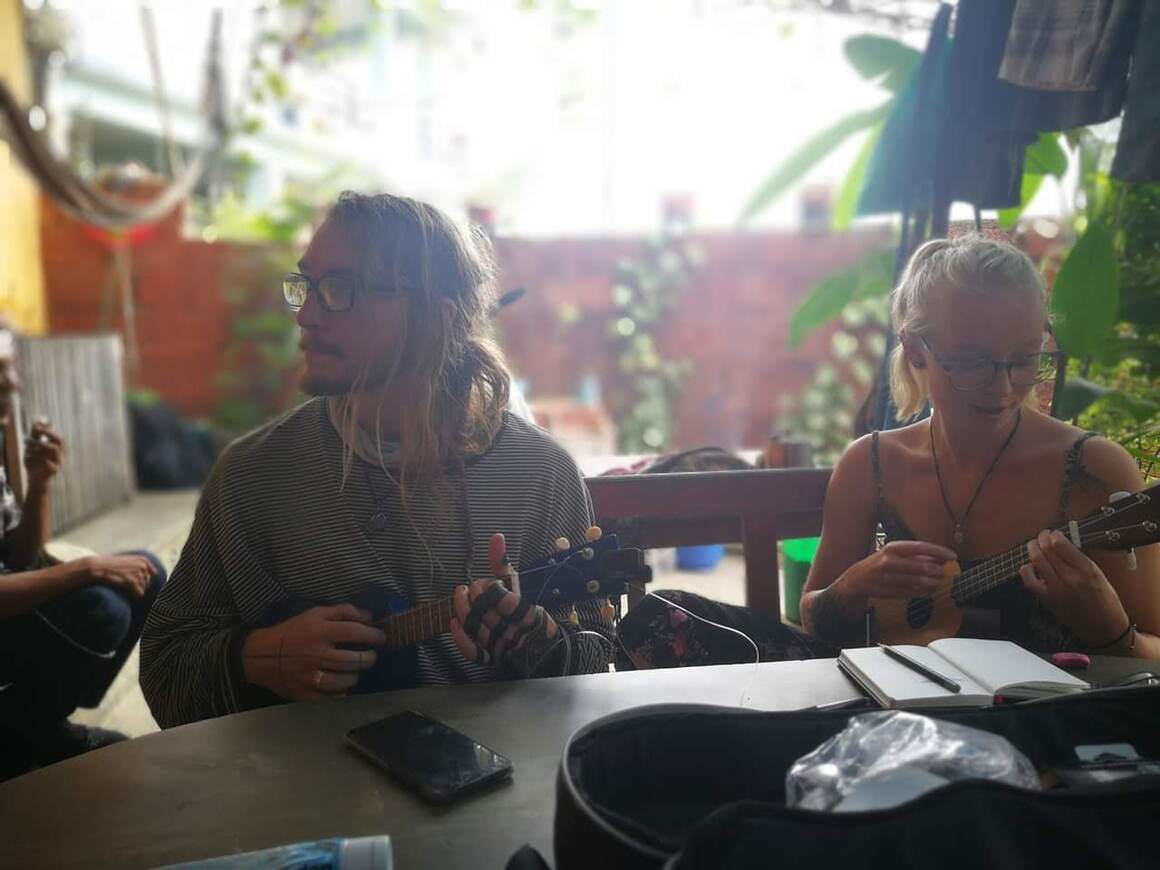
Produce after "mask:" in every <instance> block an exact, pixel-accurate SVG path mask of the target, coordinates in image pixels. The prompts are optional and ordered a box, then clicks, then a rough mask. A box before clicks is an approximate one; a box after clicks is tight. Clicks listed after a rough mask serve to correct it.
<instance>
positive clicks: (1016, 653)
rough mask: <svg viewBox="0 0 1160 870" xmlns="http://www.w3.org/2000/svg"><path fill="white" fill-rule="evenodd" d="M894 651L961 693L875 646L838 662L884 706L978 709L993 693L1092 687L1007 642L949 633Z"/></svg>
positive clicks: (845, 653)
mask: <svg viewBox="0 0 1160 870" xmlns="http://www.w3.org/2000/svg"><path fill="white" fill-rule="evenodd" d="M895 649H897V650H899V651H901V652H903V653H906V655H908V656H910V657H911V658H914V659H917V660H918V661H920V662H922V663H923V664H924V665H926V666H927V667H929V668H932V669H933V670H935V671H938V672H939V673H940V674H942V675H944V676H947V677H950V678H951V679H952V680H955V681H956V682H958V683H959V684H960V685H961V686H962V691H961V692H958V693H955V692H951V691H948V690H947V689H944V688H943V687H942V686H940V685H939V684H938V683H936V682H934V681H933V680H930V679H928V678H927V677H924V676H923V675H922V674H920V673H918V672H917V671H914V670H911V669H910V668H908V667H907V666H906V665H904V664H902V663H901V662H897V661H895V660H894V659H892V658H890V657H889V656H887V655H886V653H884V652H883V651H882V650H880V649H879V648H878V647H866V648H865V649H846V650H842V654H841V655H840V656H838V664H839V665H840V666H841V667H842V669H843V670H845V671H846V673H848V674H849V675H850V676H851V677H852V678H853V679H854V680H855V681H856V682H857V683H858V684H859V685H861V686H862V688H864V689H865V690H866V691H867V692H869V693H870V695H871V697H873V698H874V700H876V701H877V702H878V703H879V704H881V705H882V706H883V707H979V706H985V705H987V704H990V703H991V702H992V699H993V698H994V696H995V695H1004V694H1009V695H1017V696H1019V697H1021V698H1031V697H1034V698H1038V697H1048V696H1051V695H1065V694H1068V693H1071V692H1082V691H1083V690H1085V689H1090V688H1091V686H1090V685H1089V684H1088V683H1085V682H1084V681H1083V680H1081V679H1079V678H1078V677H1073V676H1072V675H1071V674H1069V673H1067V671H1062V670H1060V669H1059V668H1057V667H1056V666H1055V665H1053V664H1050V663H1048V662H1045V661H1044V660H1043V659H1041V658H1040V657H1039V656H1037V655H1035V654H1034V653H1030V652H1028V651H1027V650H1025V649H1023V647H1021V646H1018V645H1017V644H1013V643H1011V642H1010V641H1007V640H977V639H975V638H966V637H948V638H945V639H943V640H936V641H932V642H931V644H930V645H929V646H895Z"/></svg>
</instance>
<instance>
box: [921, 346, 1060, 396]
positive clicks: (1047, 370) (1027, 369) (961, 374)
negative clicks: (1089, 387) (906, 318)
mask: <svg viewBox="0 0 1160 870" xmlns="http://www.w3.org/2000/svg"><path fill="white" fill-rule="evenodd" d="M919 340H920V341H921V342H922V346H923V347H925V348H926V349H927V350H928V351H929V352H930V355H931V356H932V357H934V359H935V362H937V363H938V364H939V365H940V366H942V368H943V371H945V372H946V373H947V379H948V380H949V381H950V382H951V386H952V387H954V388H955V389H956V390H963V391H968V390H982V389H986V388H987V387H989V386H991V384H993V383H994V382H995V378H997V377H999V372H1000V371H1002V370H1003V369H1006V370H1007V378H1008V380H1010V381H1011V386H1012V387H1015V388H1016V389H1023V388H1026V387H1033V386H1035V385H1036V384H1041V383H1043V382H1044V381H1050V380H1052V379H1053V378H1054V377H1055V373H1056V371H1057V369H1058V368H1059V358H1060V356H1061V354H1060V353H1059V352H1058V351H1048V352H1044V353H1030V354H1024V355H1023V356H1018V357H1015V359H1013V360H1010V361H1008V362H1002V361H1000V360H994V359H961V360H958V359H956V360H952V359H946V358H945V357H942V356H939V355H938V354H937V353H935V351H934V348H932V347H931V346H930V343H929V342H928V341H927V340H926V339H925V338H923V337H922V336H919Z"/></svg>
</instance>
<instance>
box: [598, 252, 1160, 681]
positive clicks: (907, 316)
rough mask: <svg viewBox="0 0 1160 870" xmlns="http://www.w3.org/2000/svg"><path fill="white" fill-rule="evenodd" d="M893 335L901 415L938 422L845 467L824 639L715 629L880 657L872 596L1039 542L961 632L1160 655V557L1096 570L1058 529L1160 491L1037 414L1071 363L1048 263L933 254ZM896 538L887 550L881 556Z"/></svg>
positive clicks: (725, 617) (873, 445) (709, 641)
mask: <svg viewBox="0 0 1160 870" xmlns="http://www.w3.org/2000/svg"><path fill="white" fill-rule="evenodd" d="M1093 292H1096V290H1095V288H1093ZM893 321H894V328H895V330H896V332H897V334H898V336H899V344H898V346H897V347H896V348H895V350H894V355H893V358H892V360H891V389H892V393H893V396H894V400H895V403H896V404H897V406H898V409H899V413H900V416H902V417H903V418H906V417H908V416H913V415H915V414H917V413H918V412H920V411H921V410H922V409H923V407H924V405H925V404H926V403H927V402H929V403H930V405H931V408H932V414H931V416H930V417H929V418H928V419H925V420H921V421H919V422H916V423H912V424H910V425H909V426H904V427H902V428H900V429H896V430H893V431H890V432H881V433H878V432H875V433H872V434H871V435H868V436H866V437H864V438H861V439H859V440H858V441H856V442H854V443H853V444H852V445H851V446H850V447H849V448H848V449H847V450H846V452H845V453H844V454H843V455H842V457H841V459H840V460H839V461H838V464H837V466H836V467H835V469H834V474H833V478H832V479H831V481H830V485H829V489H828V491H827V493H826V504H825V512H824V522H823V529H822V539H821V543H820V545H819V548H818V552H817V556H816V557H815V559H814V563H813V566H812V568H811V571H810V576H809V579H808V581H807V583H806V587H805V591H804V593H803V596H802V619H803V623H804V627H805V629H806V630H807V632H809V635H810V637H809V638H806V639H803V638H801V637H800V636H798V635H796V634H794V633H792V632H790V630H789V629H788V628H785V627H783V626H781V625H780V623H776V624H774V621H773V620H770V619H769V618H767V617H763V616H760V617H759V616H755V615H754V614H752V613H749V612H745V613H744V616H742V617H736V618H734V617H735V614H732V613H726V612H724V611H723V610H713V608H709V610H707V611H705V615H707V616H708V617H709V618H711V619H712V618H714V617H717V618H716V619H714V621H721V622H724V623H726V624H729V625H731V626H734V627H737V628H740V629H742V630H744V631H746V633H747V634H751V633H752V636H754V639H755V640H757V641H758V643H759V644H760V645H761V646H762V648H763V650H764V651H765V652H766V654H767V656H776V655H777V654H778V652H779V650H782V649H784V650H787V651H788V653H789V655H790V656H791V657H802V656H804V655H810V654H815V655H816V654H820V653H823V652H826V651H833V650H834V649H836V648H837V647H840V646H855V645H863V644H864V643H865V638H866V611H867V606H868V604H869V602H870V601H871V599H876V598H877V599H882V598H902V599H910V598H915V597H921V596H923V595H925V594H927V593H928V592H930V591H931V590H932V589H933V588H934V587H935V585H936V584H937V582H938V579H939V578H940V577H941V575H942V572H943V566H944V564H945V563H946V562H947V561H948V560H951V559H956V560H958V562H959V563H960V566H962V567H969V566H970V565H971V564H973V563H974V562H975V561H976V560H981V559H983V558H985V557H988V556H992V555H996V554H999V553H1003V552H1005V551H1006V550H1008V549H1010V548H1012V547H1016V546H1019V545H1021V544H1022V543H1023V542H1025V541H1030V543H1029V544H1028V546H1027V549H1028V553H1029V556H1030V563H1029V564H1028V565H1026V566H1024V568H1023V569H1022V571H1021V576H1020V579H1019V580H1016V581H1014V582H1010V583H1006V584H1004V585H1002V586H1000V587H998V588H997V589H994V590H992V591H991V592H989V593H987V594H985V595H984V596H982V597H980V598H978V599H976V600H974V601H973V602H971V604H972V606H971V607H970V608H969V609H968V611H967V614H966V619H965V621H964V627H963V629H962V630H961V633H965V634H973V635H977V636H997V637H1004V638H1007V639H1010V640H1014V641H1016V642H1018V643H1020V644H1022V645H1024V646H1026V647H1028V648H1030V649H1033V650H1037V651H1043V652H1049V651H1057V650H1065V649H1079V650H1088V651H1093V652H1098V653H1102V654H1113V655H1124V656H1138V657H1143V658H1156V657H1158V656H1160V637H1157V635H1158V634H1160V553H1158V550H1160V547H1157V546H1155V545H1153V546H1149V547H1145V548H1140V549H1139V550H1138V551H1137V558H1138V568H1137V570H1135V571H1131V570H1129V569H1128V560H1127V558H1126V557H1125V556H1124V555H1123V554H1121V553H1103V552H1096V553H1092V554H1091V555H1090V556H1089V555H1085V554H1084V553H1082V552H1080V551H1079V550H1078V549H1076V548H1075V547H1074V546H1073V545H1072V543H1071V542H1070V541H1069V540H1068V538H1067V537H1066V536H1065V535H1063V534H1061V533H1059V532H1049V531H1045V530H1046V529H1051V528H1054V527H1056V526H1058V525H1060V524H1062V523H1064V522H1066V521H1067V520H1069V519H1073V518H1081V517H1084V516H1086V515H1088V514H1090V513H1091V512H1093V511H1094V510H1096V509H1097V508H1099V507H1101V506H1102V505H1105V504H1107V501H1108V497H1109V495H1111V494H1112V493H1114V492H1118V491H1127V492H1134V491H1138V490H1139V489H1141V488H1142V486H1143V481H1142V479H1141V475H1140V472H1139V469H1138V468H1137V466H1136V464H1135V462H1134V461H1133V459H1132V458H1131V456H1129V454H1128V453H1127V452H1126V451H1125V450H1124V449H1123V448H1121V447H1120V446H1118V445H1117V444H1115V443H1113V442H1111V441H1108V440H1106V439H1104V438H1100V437H1097V436H1093V435H1092V433H1086V432H1083V431H1080V430H1078V429H1076V428H1075V427H1073V426H1070V425H1068V424H1067V423H1064V422H1061V421H1059V420H1055V419H1053V418H1051V417H1049V416H1047V415H1046V414H1043V413H1040V412H1039V411H1038V410H1037V409H1036V406H1035V402H1034V401H1033V396H1032V392H1033V389H1034V387H1035V385H1036V384H1037V383H1040V382H1042V381H1044V380H1047V379H1049V378H1051V377H1053V376H1054V366H1055V362H1056V360H1055V358H1054V355H1053V354H1050V353H1044V348H1045V339H1046V333H1047V322H1048V317H1047V310H1046V306H1045V302H1044V292H1043V285H1042V281H1041V279H1040V276H1039V274H1038V272H1037V271H1036V269H1035V267H1034V266H1033V265H1032V263H1031V262H1030V261H1029V260H1028V259H1027V257H1026V256H1025V255H1024V254H1023V253H1021V252H1020V251H1018V250H1017V249H1016V248H1014V247H1012V246H1011V245H1008V244H1005V243H1002V242H998V241H992V240H988V239H984V238H981V237H977V236H971V237H965V238H960V239H956V240H941V239H940V240H935V241H931V242H928V243H927V244H925V245H923V246H922V247H921V248H919V250H918V251H916V252H915V254H914V256H913V257H912V258H911V261H910V263H909V265H908V267H907V269H906V272H905V274H904V275H903V277H902V280H901V282H900V284H899V286H898V287H897V288H896V289H895V291H894V296H893ZM879 530H881V531H882V532H884V533H885V539H886V544H885V545H884V546H882V547H881V548H878V549H875V548H874V541H875V537H876V533H877V532H878V531H879ZM687 598H688V596H686V599H687ZM654 603H655V601H650V604H654ZM692 603H693V604H694V605H699V604H700V603H701V602H692ZM682 604H683V605H684V606H686V607H688V606H689V604H690V602H689V601H688V600H685V599H683V600H682ZM656 606H657V607H659V606H660V605H659V604H657V605H656ZM714 607H717V608H719V607H720V605H714ZM690 609H693V608H692V607H690ZM698 612H699V611H698ZM629 616H630V617H631V614H629ZM666 616H668V615H667V614H666ZM627 621H628V619H627V618H626V620H625V622H627ZM681 625H682V626H686V627H685V628H684V632H685V634H686V637H685V639H684V640H683V642H682V644H681V646H682V649H684V650H688V649H691V648H695V649H697V650H699V651H701V653H702V654H701V655H699V658H700V659H701V661H715V660H721V659H719V658H717V657H715V656H714V655H713V649H714V647H716V645H717V644H719V643H720V642H721V640H720V638H721V637H722V636H723V634H724V633H723V632H721V631H720V630H719V629H714V628H712V627H709V626H707V625H704V624H703V623H696V621H695V620H690V621H682V623H681ZM631 627H632V626H631V624H630V628H631ZM621 632H622V635H623V634H624V622H622V624H621ZM714 633H716V634H714ZM635 643H636V649H635V650H633V651H634V652H638V653H639V652H640V651H641V650H642V649H644V647H646V646H647V649H645V650H644V651H645V652H652V653H654V655H653V656H651V658H650V657H649V656H646V655H634V656H633V659H634V661H636V663H637V664H638V665H640V664H646V665H647V664H657V663H658V661H657V659H658V657H657V656H656V655H655V653H656V651H657V650H660V651H661V652H662V653H665V654H666V655H667V647H666V645H665V643H663V642H660V643H658V639H657V638H656V637H649V638H646V637H642V636H640V635H639V634H638V635H637V636H636V639H635ZM728 643H729V644H730V645H731V656H730V659H731V660H745V657H744V655H745V652H746V651H745V649H744V646H743V645H742V644H741V643H739V642H736V641H735V640H734V639H732V638H730V639H729V640H728ZM752 656H753V652H752V647H750V648H749V650H748V657H749V660H752ZM662 661H663V662H664V663H666V664H683V663H685V662H682V661H673V660H672V656H669V657H668V659H667V660H663V659H662Z"/></svg>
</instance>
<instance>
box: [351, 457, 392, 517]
mask: <svg viewBox="0 0 1160 870" xmlns="http://www.w3.org/2000/svg"><path fill="white" fill-rule="evenodd" d="M357 461H358V464H359V465H361V466H362V470H363V479H364V480H365V481H366V484H367V491H368V492H370V494H371V498H373V499H374V500H375V512H374V513H373V514H371V516H370V517H369V518H368V519H367V521H366V522H365V523H363V528H365V529H366V530H367V531H368V532H381V531H382V530H383V529H385V528H386V527H387V526H389V525H390V524H391V517H390V514H388V513H387V500H386V499H385V498H380V497H379V494H378V493H377V492H375V487H374V484H373V483H371V472H370V466H369V464H368V463H366V462H364V461H362V460H361V459H359V460H357Z"/></svg>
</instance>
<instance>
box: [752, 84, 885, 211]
mask: <svg viewBox="0 0 1160 870" xmlns="http://www.w3.org/2000/svg"><path fill="white" fill-rule="evenodd" d="M892 105H893V100H891V101H890V102H887V103H884V104H882V105H881V106H878V107H877V108H876V109H867V110H866V111H863V112H855V113H854V114H852V115H847V116H846V117H845V118H842V119H841V120H840V121H837V122H835V123H833V124H831V125H830V126H829V127H827V128H826V129H825V130H822V131H821V132H820V133H815V134H814V135H813V136H811V137H810V138H809V139H808V140H807V141H806V143H805V144H804V145H802V146H801V147H799V148H798V149H797V150H796V151H794V152H793V153H792V154H790V156H789V157H788V158H786V159H785V160H784V161H782V163H781V164H779V165H778V166H777V167H776V168H775V169H774V170H773V172H771V173H770V174H769V175H768V176H767V177H766V179H765V181H763V182H762V183H761V185H760V187H758V188H757V190H756V191H755V192H754V193H753V195H752V196H751V197H750V198H749V202H747V203H746V204H745V208H744V209H743V210H742V212H741V220H742V221H743V222H744V221H747V220H749V219H750V218H752V217H753V216H754V215H756V214H758V213H759V212H761V211H762V210H763V209H765V208H767V207H768V206H769V205H770V204H771V203H773V202H774V201H775V200H777V198H778V197H779V196H781V195H782V194H783V193H785V192H786V190H787V189H788V188H789V187H790V186H791V185H793V184H795V183H796V182H798V181H800V180H801V178H802V176H803V175H805V174H806V173H807V172H808V171H809V170H810V169H811V168H812V167H813V166H814V164H816V163H818V162H819V161H820V160H821V159H822V158H824V157H825V156H826V155H828V154H829V153H830V152H831V151H833V150H834V149H836V148H837V147H838V146H839V145H841V144H842V143H843V142H845V141H846V140H847V139H848V138H850V137H851V136H852V135H854V134H855V133H857V132H858V131H859V130H864V129H866V128H867V127H871V126H873V125H874V124H877V123H878V122H879V121H881V120H882V119H883V118H885V117H886V116H887V115H888V114H889V113H890V108H891V106H892Z"/></svg>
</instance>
